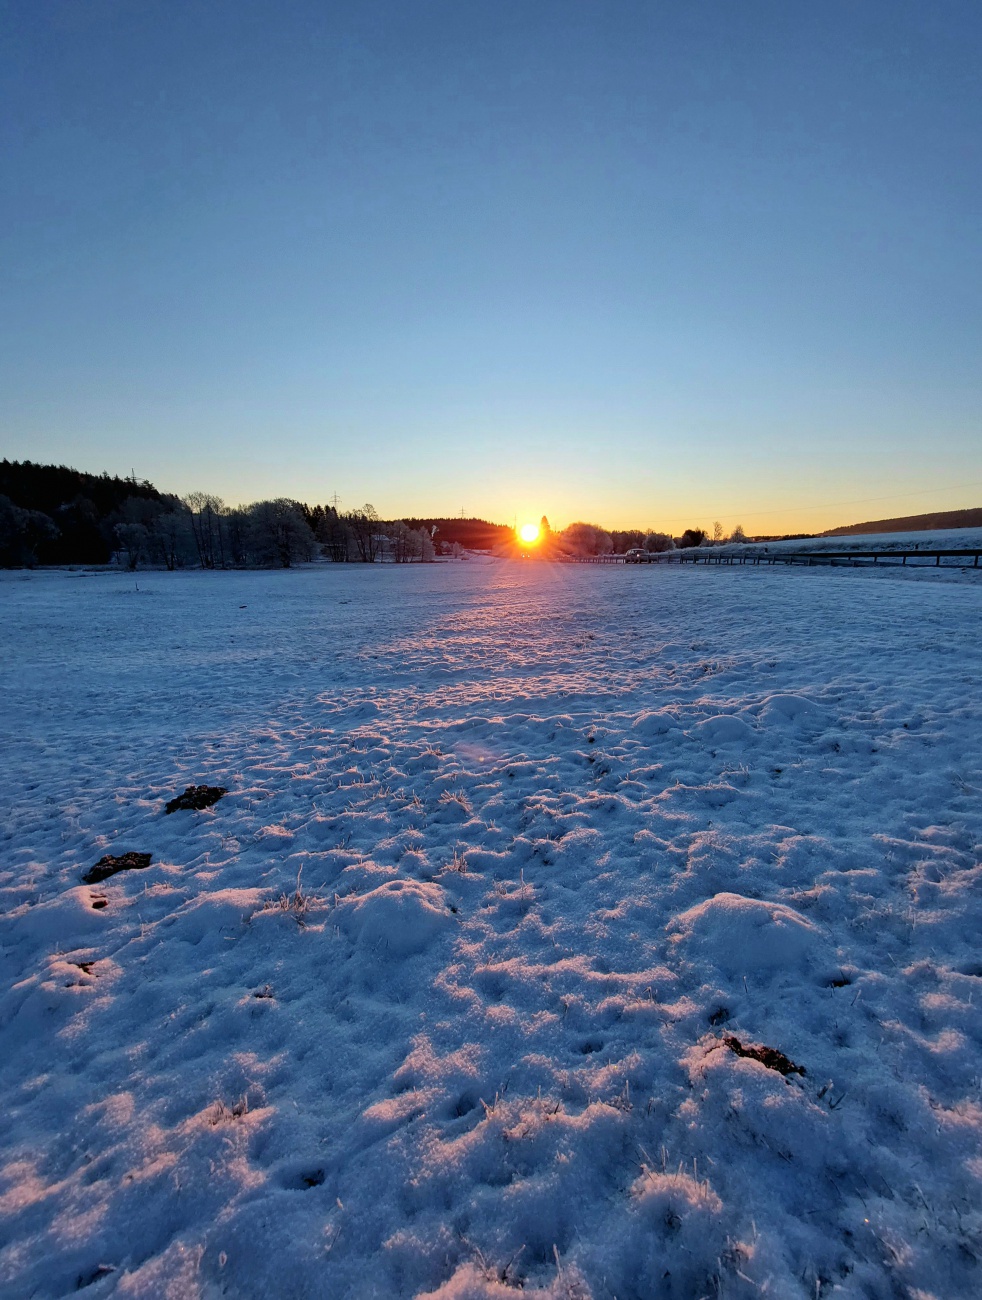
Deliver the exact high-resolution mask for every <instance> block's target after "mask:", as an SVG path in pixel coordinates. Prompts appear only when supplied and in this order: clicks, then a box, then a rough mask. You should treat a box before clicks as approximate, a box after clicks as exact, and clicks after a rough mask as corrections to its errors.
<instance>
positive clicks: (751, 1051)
mask: <svg viewBox="0 0 982 1300" xmlns="http://www.w3.org/2000/svg"><path fill="white" fill-rule="evenodd" d="M723 1042H724V1043H725V1044H726V1046H727V1047H728V1048H729V1049H730V1051H731V1052H736V1054H737V1056H749V1057H750V1059H751V1060H752V1061H759V1062H760V1063H761V1065H764V1066H766V1067H767V1069H768V1070H776V1071H777V1072H778V1074H783V1075H789V1074H800V1075H804V1073H805V1067H804V1066H803V1065H795V1063H794V1061H792V1060H791V1058H790V1057H788V1056H785V1055H784V1053H783V1052H779V1051H778V1050H777V1048H776V1047H764V1045H763V1044H762V1043H750V1044H744V1043H741V1042H740V1040H739V1038H734V1037H733V1036H732V1034H728V1035H727V1036H726V1037H725V1038H724V1039H723Z"/></svg>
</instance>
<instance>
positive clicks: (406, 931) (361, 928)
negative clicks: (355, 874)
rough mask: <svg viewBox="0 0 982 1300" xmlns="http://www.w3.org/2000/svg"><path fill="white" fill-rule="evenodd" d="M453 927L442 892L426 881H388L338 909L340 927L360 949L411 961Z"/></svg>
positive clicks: (340, 904)
mask: <svg viewBox="0 0 982 1300" xmlns="http://www.w3.org/2000/svg"><path fill="white" fill-rule="evenodd" d="M449 923H450V912H449V911H448V909H447V906H446V904H445V902H444V899H443V890H442V889H441V888H440V887H439V885H434V884H432V883H431V882H429V881H425V880H389V881H386V883H385V884H384V885H379V887H378V888H377V889H373V890H371V892H370V893H367V894H363V895H361V897H349V898H346V899H344V900H343V901H342V902H341V903H339V905H338V924H339V925H340V926H341V928H342V930H344V931H345V933H346V934H347V935H348V937H349V938H351V939H353V940H354V941H355V942H356V943H357V944H358V945H359V946H360V947H362V948H370V949H375V948H378V949H379V950H380V951H381V952H388V953H389V954H390V955H391V956H396V957H408V956H410V955H411V954H412V953H417V952H422V950H423V949H424V948H425V947H426V945H427V944H428V943H429V942H430V940H431V939H433V938H435V937H436V935H437V934H439V932H440V931H441V930H442V929H444V928H445V927H446V926H447V925H448V924H449Z"/></svg>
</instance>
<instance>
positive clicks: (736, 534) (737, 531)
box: [730, 524, 747, 542]
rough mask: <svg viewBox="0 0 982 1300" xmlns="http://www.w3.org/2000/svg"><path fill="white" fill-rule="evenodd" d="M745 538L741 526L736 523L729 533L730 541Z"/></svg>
mask: <svg viewBox="0 0 982 1300" xmlns="http://www.w3.org/2000/svg"><path fill="white" fill-rule="evenodd" d="M746 540H747V534H746V533H745V532H744V531H743V527H742V526H741V525H740V524H737V526H736V528H734V530H733V532H732V533H730V541H731V542H745V541H746Z"/></svg>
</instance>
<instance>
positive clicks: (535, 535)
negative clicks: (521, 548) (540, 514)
mask: <svg viewBox="0 0 982 1300" xmlns="http://www.w3.org/2000/svg"><path fill="white" fill-rule="evenodd" d="M518 535H519V537H520V538H521V539H522V541H523V542H524V543H525V545H526V546H534V545H535V543H536V542H537V541H538V540H539V525H538V524H522V526H521V528H520V529H519V530H518Z"/></svg>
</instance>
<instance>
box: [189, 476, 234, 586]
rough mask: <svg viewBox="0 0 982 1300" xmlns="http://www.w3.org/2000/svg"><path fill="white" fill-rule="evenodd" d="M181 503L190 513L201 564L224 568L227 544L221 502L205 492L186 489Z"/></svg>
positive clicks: (206, 566) (225, 510) (211, 567)
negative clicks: (185, 494)
mask: <svg viewBox="0 0 982 1300" xmlns="http://www.w3.org/2000/svg"><path fill="white" fill-rule="evenodd" d="M184 505H185V507H186V508H187V510H188V511H189V513H190V516H191V532H192V535H193V537H194V544H195V547H196V549H197V552H198V562H199V563H200V565H201V567H202V568H203V569H218V568H220V569H224V568H225V567H226V565H227V559H226V551H227V543H228V535H227V531H228V530H227V528H226V519H227V516H228V508H227V507H226V505H225V502H224V501H223V500H222V499H221V497H216V496H211V495H210V494H209V493H207V492H189V493H188V494H187V496H186V497H185V498H184Z"/></svg>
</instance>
